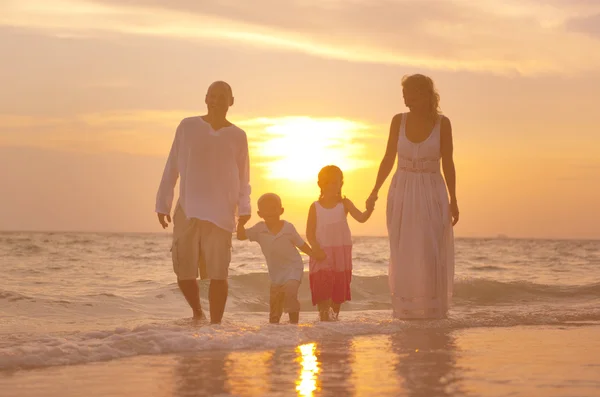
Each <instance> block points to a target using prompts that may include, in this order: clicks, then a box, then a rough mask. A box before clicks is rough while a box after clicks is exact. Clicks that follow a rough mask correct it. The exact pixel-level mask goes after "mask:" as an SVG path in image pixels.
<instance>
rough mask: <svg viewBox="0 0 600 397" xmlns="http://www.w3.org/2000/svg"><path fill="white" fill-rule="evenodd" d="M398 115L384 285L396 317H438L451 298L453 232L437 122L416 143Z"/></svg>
mask: <svg viewBox="0 0 600 397" xmlns="http://www.w3.org/2000/svg"><path fill="white" fill-rule="evenodd" d="M406 118H407V114H402V121H401V123H400V134H399V137H398V168H397V170H396V173H395V174H394V177H393V179H392V183H391V185H390V190H389V193H388V203H387V227H388V235H389V238H390V254H391V255H390V264H389V284H390V291H391V293H392V307H393V314H394V317H396V318H404V319H409V318H444V317H446V315H447V311H448V307H449V305H450V301H451V298H452V285H453V280H454V233H453V230H452V221H451V215H450V206H449V200H448V193H447V189H446V183H445V181H444V178H443V177H442V174H441V172H440V159H441V152H440V122H441V116H439V118H438V121H437V123H436V124H435V127H434V128H433V130H432V132H431V134H430V135H429V137H428V138H427V139H425V140H424V141H423V142H420V143H414V142H411V141H410V140H409V139H408V138H407V137H406Z"/></svg>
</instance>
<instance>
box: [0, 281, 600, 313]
mask: <svg viewBox="0 0 600 397" xmlns="http://www.w3.org/2000/svg"><path fill="white" fill-rule="evenodd" d="M207 284H208V283H207V282H201V297H202V300H203V301H204V302H205V301H206V299H207V290H208V285H207ZM269 285H270V282H269V277H268V274H267V273H250V274H244V275H234V276H231V277H230V278H229V299H228V302H227V310H228V311H237V312H266V311H268V310H269ZM351 286H352V300H351V301H350V302H347V303H345V304H344V310H347V311H357V310H390V309H391V303H390V293H389V287H388V280H387V276H353V278H352V284H351ZM57 293H59V294H58V295H56V296H46V297H44V298H41V297H36V296H35V295H34V294H32V293H28V295H25V294H23V293H18V292H14V291H9V290H2V289H0V302H2V301H3V302H4V303H3V304H4V305H5V307H6V306H10V305H11V304H13V303H14V304H16V302H23V301H26V302H29V303H30V304H36V305H43V304H45V303H56V302H57V301H61V302H63V303H64V300H66V299H68V300H69V301H70V302H71V303H74V304H76V303H82V304H87V305H89V304H92V303H93V304H94V306H98V307H102V306H105V307H106V308H107V310H110V308H111V307H113V306H114V305H119V306H122V307H126V306H127V305H131V304H135V305H136V307H145V308H147V309H148V311H151V310H152V308H153V306H155V305H156V304H158V302H157V299H158V300H160V301H161V302H162V303H166V304H171V305H173V307H179V306H180V305H181V304H182V298H181V294H180V292H179V288H178V287H177V284H176V283H171V284H168V285H163V286H160V285H158V284H154V283H153V281H152V280H144V279H140V280H137V281H135V282H133V283H130V284H128V286H127V287H126V288H124V289H122V290H119V291H118V292H116V291H110V292H109V291H99V292H95V293H92V294H90V293H88V294H84V295H81V296H64V295H60V291H57ZM298 298H299V300H300V304H301V310H302V311H312V310H314V307H313V305H312V299H311V294H310V289H309V283H308V276H307V275H305V277H304V280H303V282H302V284H301V285H300V289H299V296H298ZM599 299H600V283H593V284H584V285H548V284H536V283H531V282H526V281H497V280H491V279H485V278H473V279H463V280H457V281H456V282H455V284H454V297H453V306H456V307H477V306H486V307H489V306H496V305H498V306H501V305H511V304H512V305H524V304H535V303H541V304H551V305H561V304H564V305H570V304H574V303H578V302H584V303H585V302H588V301H597V300H599ZM76 307H78V306H77V305H75V306H74V307H73V310H76Z"/></svg>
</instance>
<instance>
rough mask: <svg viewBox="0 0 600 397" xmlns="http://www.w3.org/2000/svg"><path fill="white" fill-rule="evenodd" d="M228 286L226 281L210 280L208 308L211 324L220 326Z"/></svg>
mask: <svg viewBox="0 0 600 397" xmlns="http://www.w3.org/2000/svg"><path fill="white" fill-rule="evenodd" d="M228 290H229V284H228V283H227V280H210V286H209V287H208V304H209V306H210V322H211V324H220V323H221V320H222V319H223V313H224V312H225V304H226V303H227V294H228Z"/></svg>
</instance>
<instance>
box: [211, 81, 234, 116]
mask: <svg viewBox="0 0 600 397" xmlns="http://www.w3.org/2000/svg"><path fill="white" fill-rule="evenodd" d="M205 102H206V106H207V107H208V111H209V113H214V114H222V115H226V114H227V111H228V110H229V107H230V106H232V105H233V91H232V89H231V86H230V85H229V84H227V83H226V82H224V81H215V82H214V83H212V84H211V85H210V86H209V87H208V90H207V91H206V99H205Z"/></svg>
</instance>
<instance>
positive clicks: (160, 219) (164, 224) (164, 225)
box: [156, 214, 171, 229]
mask: <svg viewBox="0 0 600 397" xmlns="http://www.w3.org/2000/svg"><path fill="white" fill-rule="evenodd" d="M156 215H158V222H159V223H160V225H161V226H162V228H163V229H166V228H167V227H169V223H171V215H169V214H156ZM165 218H166V220H165Z"/></svg>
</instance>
